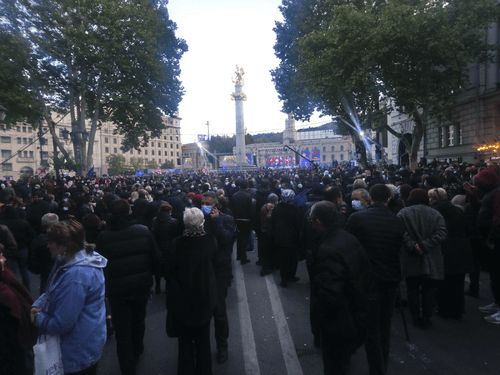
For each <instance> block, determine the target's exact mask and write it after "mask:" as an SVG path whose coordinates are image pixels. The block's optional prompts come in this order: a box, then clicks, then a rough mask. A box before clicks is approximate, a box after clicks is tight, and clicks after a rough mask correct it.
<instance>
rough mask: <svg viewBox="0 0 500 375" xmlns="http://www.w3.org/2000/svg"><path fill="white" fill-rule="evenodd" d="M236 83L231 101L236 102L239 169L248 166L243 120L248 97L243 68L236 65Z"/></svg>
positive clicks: (237, 160)
mask: <svg viewBox="0 0 500 375" xmlns="http://www.w3.org/2000/svg"><path fill="white" fill-rule="evenodd" d="M234 73H235V76H234V77H233V82H234V93H232V94H231V99H232V100H234V102H235V110H236V165H237V166H238V167H239V168H242V167H245V166H248V164H247V163H246V161H245V120H244V118H243V101H245V100H247V96H246V95H245V93H244V92H243V91H242V87H243V85H244V84H245V81H244V80H243V75H244V74H245V72H244V71H243V68H240V67H238V65H236V70H235V72H234Z"/></svg>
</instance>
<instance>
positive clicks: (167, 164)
mask: <svg viewBox="0 0 500 375" xmlns="http://www.w3.org/2000/svg"><path fill="white" fill-rule="evenodd" d="M161 169H175V164H174V162H173V161H172V160H167V161H165V163H163V164H162V165H161Z"/></svg>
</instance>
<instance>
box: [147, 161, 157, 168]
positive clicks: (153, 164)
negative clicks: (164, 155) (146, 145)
mask: <svg viewBox="0 0 500 375" xmlns="http://www.w3.org/2000/svg"><path fill="white" fill-rule="evenodd" d="M146 168H147V169H160V167H159V166H158V163H157V162H156V160H155V159H153V160H150V161H148V162H147V163H146Z"/></svg>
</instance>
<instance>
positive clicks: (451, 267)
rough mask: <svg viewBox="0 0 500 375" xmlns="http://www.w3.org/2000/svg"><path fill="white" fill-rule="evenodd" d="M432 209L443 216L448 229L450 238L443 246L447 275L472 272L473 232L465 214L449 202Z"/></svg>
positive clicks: (441, 203)
mask: <svg viewBox="0 0 500 375" xmlns="http://www.w3.org/2000/svg"><path fill="white" fill-rule="evenodd" d="M431 207H432V208H434V209H436V210H437V211H438V212H439V213H440V214H441V215H442V216H443V218H444V221H445V223H446V229H448V236H447V237H446V239H445V240H444V241H443V243H442V244H441V251H442V252H443V262H444V273H445V275H454V274H461V273H467V272H470V271H472V267H473V264H474V259H473V256H472V248H471V243H470V235H471V233H472V231H471V228H470V227H469V222H468V220H467V216H466V214H465V212H464V211H463V210H462V209H461V208H460V207H457V206H455V205H454V204H452V203H451V202H450V201H449V200H441V201H439V202H437V203H436V204H434V205H432V206H431Z"/></svg>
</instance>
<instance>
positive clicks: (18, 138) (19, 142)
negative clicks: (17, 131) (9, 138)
mask: <svg viewBox="0 0 500 375" xmlns="http://www.w3.org/2000/svg"><path fill="white" fill-rule="evenodd" d="M17 144H18V145H20V144H21V137H17Z"/></svg>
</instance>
